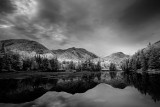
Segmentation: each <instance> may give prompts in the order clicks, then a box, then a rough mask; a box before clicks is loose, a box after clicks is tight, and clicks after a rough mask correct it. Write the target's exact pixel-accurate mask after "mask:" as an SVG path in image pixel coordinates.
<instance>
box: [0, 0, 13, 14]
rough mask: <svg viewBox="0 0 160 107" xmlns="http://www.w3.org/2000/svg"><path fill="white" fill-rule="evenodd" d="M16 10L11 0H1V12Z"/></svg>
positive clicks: (6, 12)
mask: <svg viewBox="0 0 160 107" xmlns="http://www.w3.org/2000/svg"><path fill="white" fill-rule="evenodd" d="M14 10H15V8H14V6H13V5H12V2H11V0H0V14H8V13H12V12H13V11H14Z"/></svg>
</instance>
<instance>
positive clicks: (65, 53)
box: [52, 47, 98, 62]
mask: <svg viewBox="0 0 160 107" xmlns="http://www.w3.org/2000/svg"><path fill="white" fill-rule="evenodd" d="M52 52H53V53H55V54H56V55H57V57H58V59H59V60H60V61H76V62H77V61H81V60H86V59H94V58H98V56H97V55H95V54H93V53H91V52H89V51H87V50H86V49H83V48H75V47H72V48H68V49H65V50H52Z"/></svg>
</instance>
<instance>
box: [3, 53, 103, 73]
mask: <svg viewBox="0 0 160 107" xmlns="http://www.w3.org/2000/svg"><path fill="white" fill-rule="evenodd" d="M61 70H63V71H64V70H65V71H66V70H76V71H79V72H80V71H84V70H86V71H101V64H100V62H98V63H93V62H92V61H91V60H86V61H83V62H78V63H75V62H73V61H63V62H61V63H60V62H59V61H58V59H57V58H52V59H48V58H45V57H41V56H40V55H36V56H35V57H32V58H22V57H21V56H20V55H19V54H15V53H11V52H10V53H5V54H4V55H1V56H0V71H46V72H47V71H49V72H57V71H61Z"/></svg>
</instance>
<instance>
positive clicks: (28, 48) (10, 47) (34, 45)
mask: <svg viewBox="0 0 160 107" xmlns="http://www.w3.org/2000/svg"><path fill="white" fill-rule="evenodd" d="M4 50H5V52H9V51H11V52H14V53H18V54H20V55H23V56H24V57H33V56H35V55H37V54H38V55H41V56H45V57H47V58H51V57H54V54H53V53H52V51H50V50H49V49H47V48H46V47H45V46H43V45H42V44H40V43H38V42H36V41H31V40H26V39H9V40H2V41H0V51H1V52H2V51H4Z"/></svg>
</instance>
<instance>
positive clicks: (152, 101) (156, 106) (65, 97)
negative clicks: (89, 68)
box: [0, 72, 160, 107]
mask: <svg viewBox="0 0 160 107" xmlns="http://www.w3.org/2000/svg"><path fill="white" fill-rule="evenodd" d="M0 85H1V87H2V86H3V88H0V102H1V103H0V107H160V102H159V101H160V75H159V74H146V73H145V74H137V73H132V74H124V73H121V72H118V73H114V72H112V73H109V72H106V73H102V74H94V75H83V76H81V77H73V78H63V79H54V78H43V77H36V78H35V77H34V78H33V77H32V78H26V79H16V80H15V79H12V80H11V79H8V80H0ZM47 91H49V92H47ZM26 102H28V103H26ZM7 103H10V104H7ZM11 103H12V104H11ZM13 103H17V104H13ZM18 103H21V104H18Z"/></svg>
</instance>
